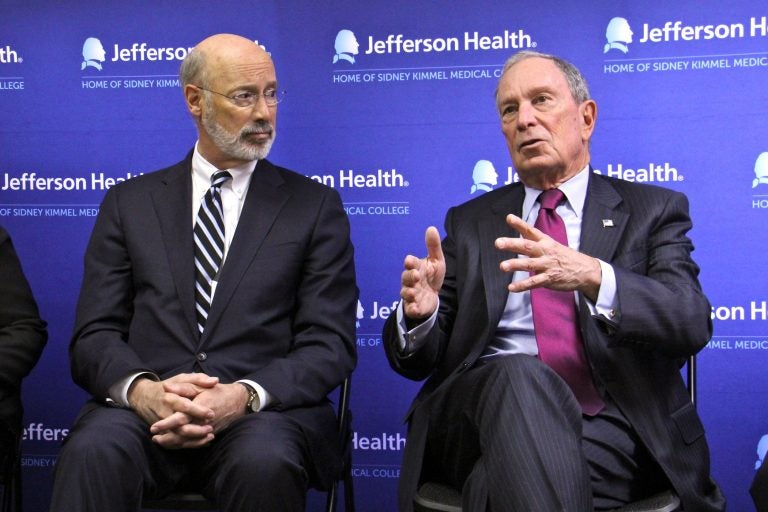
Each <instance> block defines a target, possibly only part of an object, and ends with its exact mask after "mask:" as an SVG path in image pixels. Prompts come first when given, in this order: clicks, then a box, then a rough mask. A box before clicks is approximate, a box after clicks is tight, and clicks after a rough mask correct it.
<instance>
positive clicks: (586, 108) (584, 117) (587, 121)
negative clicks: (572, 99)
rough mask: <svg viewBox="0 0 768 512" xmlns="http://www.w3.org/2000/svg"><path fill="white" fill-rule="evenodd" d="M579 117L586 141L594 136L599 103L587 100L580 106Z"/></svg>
mask: <svg viewBox="0 0 768 512" xmlns="http://www.w3.org/2000/svg"><path fill="white" fill-rule="evenodd" d="M579 115H580V116H581V121H582V131H583V132H584V136H585V138H586V139H589V138H590V137H591V136H592V131H594V129H595V121H597V103H595V100H587V101H584V102H582V104H581V105H579Z"/></svg>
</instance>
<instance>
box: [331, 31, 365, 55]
mask: <svg viewBox="0 0 768 512" xmlns="http://www.w3.org/2000/svg"><path fill="white" fill-rule="evenodd" d="M333 47H334V49H335V50H336V55H334V56H333V63H334V64H336V63H337V62H339V60H345V61H347V62H349V63H351V64H354V63H355V58H354V57H353V55H357V54H358V51H357V49H358V48H359V47H360V45H359V44H358V42H357V38H356V37H355V34H354V32H352V31H351V30H347V29H342V30H339V33H338V34H336V42H335V43H334V45H333Z"/></svg>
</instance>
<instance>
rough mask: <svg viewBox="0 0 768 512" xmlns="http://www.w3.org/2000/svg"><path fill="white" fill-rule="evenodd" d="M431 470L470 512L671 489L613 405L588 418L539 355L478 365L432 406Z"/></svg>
mask: <svg viewBox="0 0 768 512" xmlns="http://www.w3.org/2000/svg"><path fill="white" fill-rule="evenodd" d="M433 403H434V406H432V407H431V408H430V418H431V420H430V425H429V435H428V440H427V450H428V453H427V456H426V460H429V461H431V464H432V467H429V468H426V470H427V471H429V472H431V473H433V474H438V475H439V477H442V478H444V479H445V480H447V482H448V483H450V484H452V485H454V486H456V487H457V488H462V489H463V492H462V494H463V500H464V509H465V510H471V511H484V510H492V511H505V512H507V511H521V512H529V511H531V510H542V511H544V510H546V511H557V510H564V511H569V512H577V511H590V512H591V511H593V510H595V509H597V510H600V509H609V508H615V507H618V506H621V505H622V504H624V503H627V502H629V501H631V500H636V499H642V498H644V497H647V496H649V495H651V494H653V493H654V492H657V491H658V490H662V489H663V488H665V487H667V488H668V484H666V482H665V479H664V478H663V476H661V471H660V469H659V468H658V465H657V464H656V463H655V462H654V461H652V460H651V458H650V456H649V455H648V453H647V451H646V450H645V449H644V448H643V447H642V445H641V443H640V442H639V440H638V439H637V436H636V435H635V434H634V432H633V430H632V428H631V426H630V425H629V423H628V422H627V420H626V418H624V416H623V415H622V414H621V411H619V409H618V408H617V407H616V406H615V404H613V402H612V401H611V400H610V399H606V408H605V409H604V410H603V411H602V412H600V413H599V414H598V415H597V416H594V417H587V416H582V414H581V409H580V407H579V404H578V403H577V401H576V399H575V398H574V396H573V393H572V392H571V390H570V388H568V386H567V384H565V382H564V381H563V380H562V379H561V378H560V377H559V376H558V375H557V374H556V373H555V372H554V371H552V370H551V369H550V368H549V367H548V366H546V365H545V364H544V363H542V362H541V361H540V360H538V359H537V358H535V357H531V356H526V355H511V356H503V357H497V358H492V359H488V360H481V362H480V363H478V364H476V365H475V366H474V367H473V368H471V369H470V370H468V371H466V372H465V373H464V374H463V375H461V376H459V377H458V378H457V379H456V380H455V381H454V382H453V383H451V385H450V387H449V388H448V389H447V390H446V391H445V392H444V393H443V394H442V396H440V397H437V398H436V399H435V400H434V402H433Z"/></svg>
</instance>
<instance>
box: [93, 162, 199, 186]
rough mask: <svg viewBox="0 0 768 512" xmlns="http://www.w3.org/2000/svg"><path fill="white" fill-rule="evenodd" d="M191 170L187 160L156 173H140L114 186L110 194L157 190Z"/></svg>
mask: <svg viewBox="0 0 768 512" xmlns="http://www.w3.org/2000/svg"><path fill="white" fill-rule="evenodd" d="M185 169H187V170H189V169H190V167H189V164H188V162H187V160H182V161H181V162H179V163H177V164H174V165H171V166H168V167H165V168H163V169H158V170H155V171H149V172H146V173H139V174H138V175H135V176H132V177H130V178H128V179H124V180H122V181H119V182H118V183H116V184H115V185H113V186H112V187H111V188H110V189H109V191H108V192H112V191H114V192H113V193H117V194H130V193H143V192H146V191H149V190H152V189H155V188H157V187H158V186H159V185H160V184H162V183H167V182H168V180H169V179H171V178H172V177H174V176H175V175H176V174H178V173H183V172H184V170H185Z"/></svg>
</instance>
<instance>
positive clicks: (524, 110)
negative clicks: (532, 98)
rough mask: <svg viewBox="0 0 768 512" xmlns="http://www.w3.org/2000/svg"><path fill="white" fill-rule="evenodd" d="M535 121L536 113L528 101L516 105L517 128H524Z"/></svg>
mask: <svg viewBox="0 0 768 512" xmlns="http://www.w3.org/2000/svg"><path fill="white" fill-rule="evenodd" d="M535 123H536V113H535V110H534V108H533V105H531V103H530V102H528V101H524V102H522V103H520V105H518V107H517V129H518V130H525V129H526V128H528V127H529V126H531V125H533V124H535Z"/></svg>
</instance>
